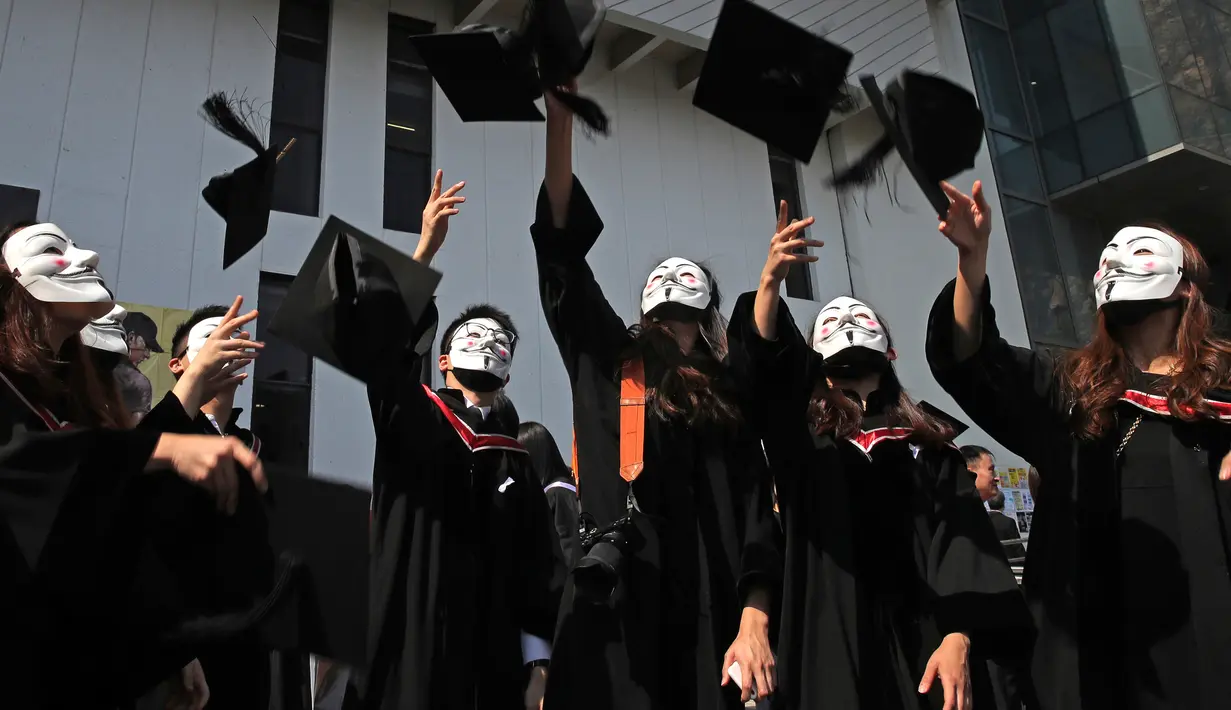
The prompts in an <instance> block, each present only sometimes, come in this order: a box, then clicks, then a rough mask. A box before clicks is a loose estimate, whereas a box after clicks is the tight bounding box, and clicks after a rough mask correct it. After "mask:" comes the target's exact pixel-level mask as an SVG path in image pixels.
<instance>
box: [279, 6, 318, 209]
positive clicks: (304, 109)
mask: <svg viewBox="0 0 1231 710" xmlns="http://www.w3.org/2000/svg"><path fill="white" fill-rule="evenodd" d="M328 52H329V1H328V0H282V2H281V4H280V5H279V9H278V54H277V58H276V59H275V60H274V95H273V101H272V105H271V108H270V120H269V141H270V145H280V146H284V145H286V144H287V143H289V142H290V140H291V139H292V138H294V139H295V147H294V148H292V149H291V151H290V152H289V153H287V154H286V157H285V158H283V160H282V163H281V164H280V165H279V169H278V171H277V173H276V175H275V177H274V198H273V208H274V209H275V210H278V211H280V212H292V213H294V214H303V215H309V216H312V217H316V216H318V215H319V214H320V200H321V156H322V148H323V145H324V140H323V138H324V131H325V65H326V58H327V55H328Z"/></svg>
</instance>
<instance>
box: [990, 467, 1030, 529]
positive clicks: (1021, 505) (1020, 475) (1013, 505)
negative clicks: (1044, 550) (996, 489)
mask: <svg viewBox="0 0 1231 710" xmlns="http://www.w3.org/2000/svg"><path fill="white" fill-rule="evenodd" d="M1029 474H1030V469H1028V468H999V469H996V477H997V478H999V479H1000V491H1001V492H1002V493H1004V510H1003V512H1004V514H1005V515H1007V516H1009V517H1010V518H1015V519H1016V520H1017V529H1018V532H1019V533H1021V536H1022V537H1029V536H1030V524H1031V522H1032V518H1033V517H1034V499H1033V498H1032V497H1031V496H1030V475H1029Z"/></svg>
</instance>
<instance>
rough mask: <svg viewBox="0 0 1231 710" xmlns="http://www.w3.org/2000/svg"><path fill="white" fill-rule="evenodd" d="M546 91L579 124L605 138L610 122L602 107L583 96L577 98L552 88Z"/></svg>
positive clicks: (609, 128) (572, 94) (574, 95)
mask: <svg viewBox="0 0 1231 710" xmlns="http://www.w3.org/2000/svg"><path fill="white" fill-rule="evenodd" d="M548 91H550V92H551V95H552V96H554V97H556V100H558V101H559V102H560V103H561V104H562V105H563V106H564V107H565V108H567V109H568V110H569V111H572V112H573V114H574V115H576V116H577V118H579V119H581V122H582V123H584V124H585V126H586V128H587V129H589V130H590V131H593V132H595V133H598V134H600V135H604V136H605V135H607V134H608V132H609V131H610V130H611V120H610V119H609V118H607V114H606V112H604V111H603V107H602V106H599V105H598V103H596V102H595V101H594V100H593V99H587V98H586V97H584V96H579V95H577V94H574V93H573V92H571V91H564V90H563V89H560V88H557V87H554V86H553V87H551V88H550V89H548Z"/></svg>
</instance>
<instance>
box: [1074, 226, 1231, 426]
mask: <svg viewBox="0 0 1231 710" xmlns="http://www.w3.org/2000/svg"><path fill="white" fill-rule="evenodd" d="M1143 226H1148V227H1152V228H1154V229H1157V230H1159V231H1161V232H1164V233H1166V234H1169V235H1171V236H1172V237H1174V238H1175V240H1176V241H1178V242H1179V243H1180V246H1181V247H1183V250H1184V275H1183V278H1182V280H1181V281H1180V288H1179V290H1178V293H1179V294H1180V295H1181V298H1182V302H1183V305H1182V306H1181V308H1182V311H1183V312H1182V314H1181V316H1180V325H1179V327H1178V328H1177V329H1176V334H1175V342H1174V345H1173V348H1172V352H1171V353H1170V354H1172V355H1174V356H1175V358H1176V360H1177V364H1176V372H1175V374H1174V375H1173V376H1172V377H1171V382H1170V385H1169V388H1168V390H1167V406H1168V407H1169V408H1170V409H1171V413H1172V414H1174V415H1175V416H1177V417H1179V418H1180V419H1183V420H1185V421H1194V420H1196V419H1201V418H1204V417H1213V416H1215V413H1214V411H1213V409H1211V408H1210V406H1209V405H1208V404H1206V402H1205V393H1206V392H1208V391H1209V390H1211V389H1214V388H1217V387H1223V386H1225V385H1226V384H1227V383H1228V381H1229V380H1231V341H1229V340H1227V339H1226V338H1223V337H1220V336H1218V335H1217V334H1215V332H1214V320H1215V312H1214V309H1213V307H1211V306H1210V305H1209V304H1208V303H1206V302H1205V297H1204V296H1203V295H1202V289H1204V288H1205V286H1206V284H1207V283H1208V282H1209V276H1210V270H1209V266H1208V265H1207V264H1206V263H1205V258H1204V257H1202V256H1201V252H1200V251H1198V250H1197V247H1196V246H1194V245H1193V243H1192V242H1190V241H1188V239H1186V238H1185V237H1183V236H1181V235H1179V234H1177V233H1176V232H1174V231H1172V230H1171V229H1168V228H1167V227H1165V226H1163V225H1160V224H1146V225H1143ZM1133 369H1134V366H1133V363H1132V361H1131V360H1130V359H1129V357H1128V354H1127V353H1126V352H1124V348H1123V346H1121V345H1120V343H1119V342H1118V341H1117V340H1116V337H1115V333H1114V332H1113V327H1110V326H1109V324H1108V323H1107V317H1106V314H1105V313H1104V312H1103V309H1101V308H1100V309H1099V311H1098V315H1097V317H1096V321H1095V327H1094V336H1093V337H1092V338H1091V339H1090V342H1089V343H1087V344H1086V345H1085V347H1083V348H1081V349H1080V350H1075V351H1072V352H1070V353H1068V354H1067V355H1066V356H1065V357H1064V359H1063V361H1062V362H1061V366H1060V368H1059V376H1060V382H1061V386H1062V391H1063V392H1064V393H1065V394H1066V395H1067V396H1068V397H1069V399H1070V401H1071V402H1072V405H1073V410H1072V425H1073V428H1074V431H1075V432H1076V434H1077V435H1078V436H1079V437H1081V438H1083V439H1097V438H1098V437H1100V436H1102V435H1103V434H1104V433H1105V432H1106V431H1107V430H1108V429H1109V428H1110V427H1111V426H1112V423H1113V417H1112V409H1113V407H1114V406H1115V403H1116V401H1117V400H1119V398H1120V396H1121V395H1122V394H1124V390H1125V389H1127V387H1128V384H1129V382H1130V378H1131V377H1132V376H1133V374H1134V373H1133Z"/></svg>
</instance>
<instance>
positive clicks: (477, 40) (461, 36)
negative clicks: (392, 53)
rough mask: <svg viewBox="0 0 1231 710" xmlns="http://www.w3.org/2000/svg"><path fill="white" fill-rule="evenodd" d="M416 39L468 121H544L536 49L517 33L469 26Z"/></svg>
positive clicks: (435, 75) (455, 107) (431, 69)
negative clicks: (535, 55) (535, 59)
mask: <svg viewBox="0 0 1231 710" xmlns="http://www.w3.org/2000/svg"><path fill="white" fill-rule="evenodd" d="M410 42H411V44H413V45H414V47H415V50H416V51H417V52H419V56H420V57H421V58H422V59H423V63H424V65H426V66H427V70H428V71H429V72H431V74H432V78H433V79H435V80H436V83H437V84H440V90H441V91H443V92H444V94H445V97H446V98H448V99H449V103H450V104H452V105H453V110H454V111H457V115H458V117H460V118H461V119H462V121H464V122H467V123H468V122H471V121H542V120H544V118H543V113H542V112H541V111H539V109H538V107H537V106H535V105H534V102H535V100H536V99H538V98H539V97H540V96H542V95H543V90H542V87H541V85H540V82H539V75H538V70H537V69H535V66H534V56H533V53H532V49H531V47H530V45H529V44H528V43H527V42H525V41H524V40H523V39H522V37H521V36H520V35H518V34H517V33H514V32H512V31H510V30H507V29H504V28H503V27H494V26H491V25H467V26H465V27H461V28H459V29H458V30H457V31H456V32H446V33H442V34H430V35H414V36H412V37H411V38H410Z"/></svg>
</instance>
